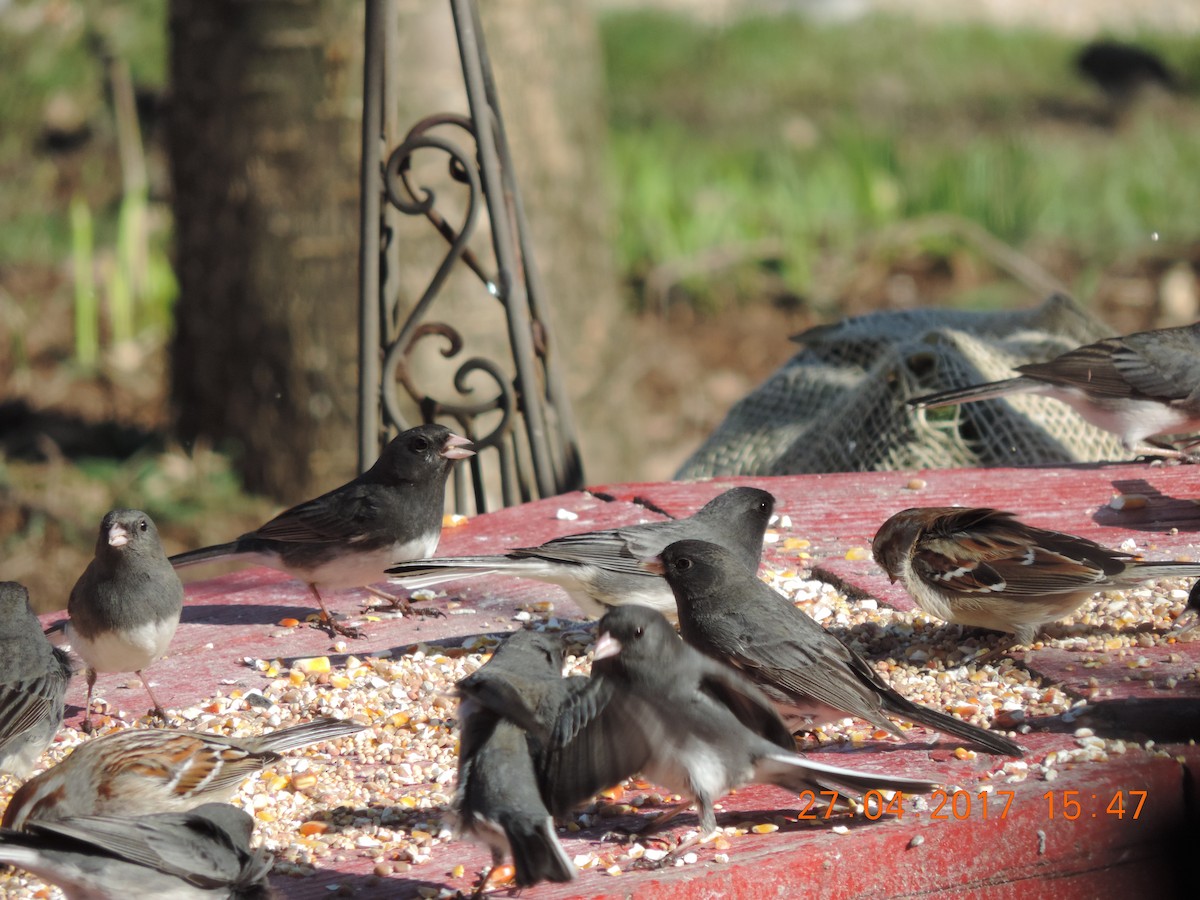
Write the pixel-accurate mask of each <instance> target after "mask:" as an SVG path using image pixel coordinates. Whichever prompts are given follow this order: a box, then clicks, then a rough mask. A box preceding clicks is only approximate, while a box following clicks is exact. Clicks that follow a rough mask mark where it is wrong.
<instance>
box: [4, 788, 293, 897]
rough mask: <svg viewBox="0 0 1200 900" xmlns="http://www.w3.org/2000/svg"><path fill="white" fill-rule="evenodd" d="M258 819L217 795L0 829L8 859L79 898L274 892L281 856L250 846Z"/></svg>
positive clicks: (227, 894) (223, 895)
mask: <svg viewBox="0 0 1200 900" xmlns="http://www.w3.org/2000/svg"><path fill="white" fill-rule="evenodd" d="M253 831H254V820H253V819H251V818H250V816H249V815H247V814H246V813H244V812H242V810H240V809H237V808H236V807H233V806H229V805H228V804H225V803H209V804H206V805H204V806H201V807H198V808H197V809H194V810H192V811H191V812H187V813H159V814H158V815H153V816H140V817H138V818H129V817H125V816H77V817H74V818H70V819H64V820H62V821H61V822H34V823H30V825H29V828H28V830H27V831H8V830H4V831H0V863H8V864H10V865H13V866H16V867H17V868H20V869H24V870H25V871H27V872H31V873H32V874H34V875H36V876H38V877H39V878H42V879H44V880H46V881H48V882H49V883H51V884H56V885H58V886H59V887H61V888H62V889H63V891H64V892H65V893H66V895H67V896H68V897H71V898H78V900H83V898H87V900H101V898H107V900H160V898H166V897H170V898H174V900H217V898H231V900H266V898H269V897H271V896H272V892H271V889H270V887H269V886H268V884H267V874H268V873H269V872H270V871H271V866H272V865H273V863H274V860H273V858H272V857H271V855H270V854H269V853H268V852H267V851H266V850H263V849H259V850H256V851H253V852H252V851H251V850H250V846H249V845H250V835H251V834H252V833H253Z"/></svg>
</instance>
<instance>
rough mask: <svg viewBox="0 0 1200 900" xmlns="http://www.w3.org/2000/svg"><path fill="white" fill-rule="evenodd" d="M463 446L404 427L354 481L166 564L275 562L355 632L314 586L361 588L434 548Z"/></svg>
mask: <svg viewBox="0 0 1200 900" xmlns="http://www.w3.org/2000/svg"><path fill="white" fill-rule="evenodd" d="M470 445H471V442H470V441H469V440H467V439H466V438H464V437H461V436H459V435H457V434H453V433H451V431H450V429H448V428H446V427H445V426H443V425H418V426H417V427H416V428H410V429H408V431H404V432H401V433H400V434H398V435H396V437H394V438H392V440H391V442H389V443H388V445H387V446H386V447H384V448H383V453H382V454H380V456H379V459H378V460H376V461H375V464H374V465H373V466H371V468H369V469H367V471H365V472H363V473H362V474H361V475H359V476H358V477H357V478H355V479H354V480H353V481H350V482H348V483H346V484H344V485H342V486H341V487H339V488H335V489H333V490H332V491H330V492H329V493H327V494H322V495H321V496H320V497H317V498H315V499H313V500H308V501H306V502H304V503H301V504H300V505H298V506H293V507H292V508H291V509H289V510H286V511H284V512H282V513H280V514H279V515H278V516H276V517H275V518H274V519H272V520H271V521H270V522H267V523H266V524H265V525H263V526H262V527H261V528H258V529H256V530H254V531H251V532H248V533H247V534H243V535H242V536H241V537H240V538H238V539H237V540H236V541H231V542H229V543H228V544H216V545H214V546H212V547H202V548H201V549H199V550H189V551H188V552H186V553H179V554H176V555H175V556H172V557H171V564H172V565H174V566H175V567H176V568H183V567H185V566H191V565H195V564H196V563H201V562H210V561H213V560H218V559H240V560H243V561H245V562H247V563H258V564H260V565H264V566H270V567H272V568H275V569H282V570H283V571H284V572H287V573H288V574H289V575H293V576H294V577H296V578H299V579H301V580H302V581H304V582H305V583H306V584H307V585H308V587H309V590H310V591H311V592H312V595H313V597H314V598H315V599H316V601H317V605H318V606H319V607H320V608H321V619H322V623H323V624H324V625H325V626H326V627H328V628H329V629H330V630H331V631H333V632H336V633H341V634H348V635H350V636H352V637H360V636H361V634H360V633H359V632H358V631H357V630H356V629H353V628H348V627H346V626H344V625H340V624H338V623H335V622H334V620H333V618H332V617H331V616H330V615H329V611H328V610H327V609H326V608H325V601H324V599H323V598H322V596H321V592H322V591H331V590H333V591H337V590H344V589H346V588H356V587H368V586H369V585H371V584H373V583H375V582H377V581H383V580H384V578H385V577H386V576H385V575H384V572H385V570H386V569H387V568H388V567H389V566H393V565H395V564H396V563H400V562H405V561H407V560H411V559H421V558H423V557H426V556H429V555H430V554H431V553H433V551H434V550H436V549H437V545H438V540H439V539H440V538H441V534H442V512H443V505H444V504H445V499H446V478H447V477H448V476H449V474H450V469H451V467H452V466H453V464H454V463H455V461H457V460H460V459H465V458H466V457H468V456H474V455H475V451H474V450H471V449H469V447H470ZM389 599H392V600H395V598H389ZM401 605H402V606H404V607H407V603H406V602H403V601H401Z"/></svg>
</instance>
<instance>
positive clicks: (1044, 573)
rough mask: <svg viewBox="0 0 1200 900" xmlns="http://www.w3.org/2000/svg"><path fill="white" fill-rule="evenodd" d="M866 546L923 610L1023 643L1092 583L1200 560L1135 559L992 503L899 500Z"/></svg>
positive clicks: (1158, 572) (1094, 587) (1172, 573)
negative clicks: (904, 504)
mask: <svg viewBox="0 0 1200 900" xmlns="http://www.w3.org/2000/svg"><path fill="white" fill-rule="evenodd" d="M871 552H872V554H873V555H874V557H875V561H876V562H877V563H878V564H879V565H880V566H881V567H882V568H883V570H884V571H885V572H886V573H887V575H888V578H890V579H891V580H892V581H893V582H896V581H901V582H903V583H904V587H905V588H906V589H907V590H908V593H909V594H910V595H911V596H912V598H913V600H914V601H915V602H916V604H917V606H919V607H920V608H921V609H923V610H924V611H925V612H927V613H929V614H930V615H933V616H937V617H938V618H939V619H943V620H945V621H947V622H953V623H956V624H958V625H975V626H978V627H981V628H990V629H992V630H993V631H1005V632H1008V633H1009V634H1011V635H1013V640H1012V642H1011V643H1010V644H1009V646H1012V645H1022V646H1027V645H1029V644H1030V643H1032V642H1033V640H1034V638H1035V637H1036V636H1037V633H1038V631H1039V630H1040V629H1041V628H1042V626H1043V625H1048V624H1049V623H1051V622H1055V621H1057V620H1059V619H1062V618H1065V617H1066V616H1069V615H1070V614H1071V613H1073V612H1074V611H1075V610H1076V609H1077V608H1078V607H1079V606H1080V604H1082V603H1083V601H1084V600H1086V599H1087V598H1088V597H1090V596H1092V594H1095V593H1096V592H1098V591H1103V590H1108V589H1111V588H1127V587H1132V586H1134V585H1136V584H1140V583H1142V582H1143V581H1149V580H1150V579H1152V578H1167V577H1182V578H1195V577H1200V563H1187V562H1150V561H1142V560H1138V559H1135V558H1134V556H1133V555H1132V554H1129V553H1123V552H1121V551H1119V550H1109V549H1108V548H1106V547H1102V546H1101V545H1100V544H1097V543H1095V542H1094V541H1089V540H1087V539H1086V538H1081V537H1076V536H1075V535H1071V534H1062V533H1061V532H1057V531H1047V530H1045V529H1042V528H1034V527H1033V526H1031V525H1025V524H1023V523H1021V522H1018V521H1017V520H1016V517H1015V515H1014V514H1013V513H1010V512H1001V511H999V510H995V509H964V508H960V507H954V506H945V507H943V506H935V507H921V508H914V509H906V510H904V511H903V512H899V513H896V514H895V515H894V516H892V517H891V518H890V519H888V520H887V521H886V522H884V523H883V527H881V528H880V529H879V531H878V533H876V535H875V539H874V541H873V542H872V544H871ZM999 649H1001V648H998V650H999ZM994 652H998V651H994Z"/></svg>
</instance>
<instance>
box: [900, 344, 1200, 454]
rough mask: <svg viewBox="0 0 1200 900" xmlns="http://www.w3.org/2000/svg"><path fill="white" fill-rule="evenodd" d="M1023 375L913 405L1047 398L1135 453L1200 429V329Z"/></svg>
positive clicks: (1080, 354)
mask: <svg viewBox="0 0 1200 900" xmlns="http://www.w3.org/2000/svg"><path fill="white" fill-rule="evenodd" d="M1016 371H1018V372H1020V373H1021V375H1020V376H1019V377H1017V378H1009V379H1007V380H1006V381H993V382H989V383H987V384H979V385H973V386H970V387H964V388H955V389H953V390H948V391H940V392H938V393H935V394H927V395H925V396H923V397H916V398H914V399H912V400H909V401H908V403H909V405H910V406H916V407H924V408H927V409H936V408H937V407H939V406H949V405H952V404H955V403H970V402H972V401H974V400H985V399H988V398H991V397H1001V396H1004V395H1005V394H1012V393H1017V392H1022V391H1023V392H1028V393H1037V394H1044V395H1046V396H1048V397H1053V398H1054V399H1055V400H1060V401H1062V402H1063V403H1066V404H1068V405H1069V406H1071V407H1072V408H1073V409H1074V410H1075V411H1076V412H1077V413H1079V415H1081V416H1082V417H1083V418H1084V419H1086V420H1087V421H1088V422H1090V423H1091V424H1093V425H1095V426H1096V427H1097V428H1103V429H1104V430H1105V431H1109V432H1112V433H1113V434H1115V435H1116V436H1117V437H1119V438H1120V439H1121V443H1122V444H1123V445H1124V447H1125V449H1126V450H1129V451H1134V450H1135V449H1142V448H1141V445H1142V444H1143V442H1144V441H1147V440H1148V439H1149V438H1153V437H1156V436H1159V435H1167V434H1190V433H1193V432H1195V431H1197V430H1198V429H1200V322H1197V323H1195V324H1194V325H1186V326H1183V327H1180V328H1162V329H1159V330H1157V331H1141V332H1138V333H1137V334H1131V335H1127V336H1126V337H1113V338H1106V339H1105V340H1102V341H1096V342H1095V343H1094V344H1087V345H1086V346H1083V347H1079V348H1078V349H1075V350H1069V351H1067V352H1066V353H1063V354H1062V355H1061V356H1056V357H1055V358H1054V359H1052V360H1050V361H1049V362H1044V363H1030V364H1028V365H1024V366H1017V367H1016ZM1156 446H1157V445H1156ZM1164 446H1165V445H1164ZM1159 449H1163V448H1162V447H1159ZM1166 449H1168V450H1171V449H1172V448H1170V447H1166ZM1174 452H1176V453H1178V451H1174ZM1179 455H1183V454H1179Z"/></svg>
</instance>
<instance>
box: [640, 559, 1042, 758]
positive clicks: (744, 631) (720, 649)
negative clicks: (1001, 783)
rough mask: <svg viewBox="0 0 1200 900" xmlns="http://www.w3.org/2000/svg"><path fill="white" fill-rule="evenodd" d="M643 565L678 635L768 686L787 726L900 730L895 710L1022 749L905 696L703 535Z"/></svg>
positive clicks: (1010, 750) (985, 743)
mask: <svg viewBox="0 0 1200 900" xmlns="http://www.w3.org/2000/svg"><path fill="white" fill-rule="evenodd" d="M647 565H648V566H651V567H653V568H655V569H656V570H660V571H661V572H662V574H663V577H665V578H666V579H667V582H668V583H669V584H670V585H671V589H672V590H673V591H674V592H675V600H676V602H677V603H678V604H679V633H680V634H681V635H682V636H683V639H684V640H685V641H687V642H688V643H689V644H691V645H692V646H693V647H695V648H696V649H697V650H699V651H701V652H702V653H705V654H707V655H708V656H711V657H712V658H713V659H715V660H717V661H719V662H723V663H727V664H729V665H732V666H733V667H734V668H736V669H737V670H738V671H739V672H741V673H742V674H743V675H745V676H746V677H747V678H749V679H750V680H751V681H753V682H754V683H755V684H756V685H757V686H758V687H759V689H761V690H762V692H763V693H764V694H766V695H767V696H768V697H769V698H770V699H771V702H773V703H774V704H775V708H776V709H777V710H778V711H779V714H780V715H781V716H782V717H783V719H784V721H785V722H787V725H788V728H790V729H791V730H793V731H811V730H813V728H814V727H815V726H817V725H819V724H822V723H824V722H829V721H832V720H835V719H840V718H843V717H845V716H848V715H849V716H854V717H855V718H858V719H865V720H867V721H868V722H870V723H871V724H872V725H875V726H876V727H877V728H882V729H884V730H885V731H890V732H891V733H892V734H894V735H896V736H898V737H900V736H903V732H902V731H900V729H899V728H897V727H896V725H895V724H894V723H893V722H892V721H891V720H890V719H889V718H888V716H897V717H899V718H901V719H906V720H908V721H910V722H916V723H918V724H920V725H924V726H926V727H927V728H932V729H936V730H937V731H943V732H945V733H947V734H952V735H954V736H955V737H958V738H962V739H963V740H968V741H971V742H973V743H976V744H979V745H980V746H981V747H984V748H986V749H987V750H988V751H989V752H991V753H1004V754H1008V755H1010V756H1020V755H1021V748H1020V747H1018V746H1017V745H1016V744H1015V743H1013V742H1012V741H1011V740H1009V739H1008V738H1006V737H1004V736H1003V735H1000V734H994V733H993V732H990V731H985V730H984V729H982V728H977V727H975V726H974V725H971V724H970V723H968V722H964V721H962V720H961V719H956V718H955V717H953V716H950V715H947V714H946V713H943V712H939V711H938V710H935V709H929V708H928V707H925V706H920V705H919V704H916V703H913V702H912V701H911V700H908V699H907V698H905V697H904V696H902V695H901V694H899V693H898V692H897V691H896V690H895V689H894V688H892V687H891V685H889V684H888V683H887V682H886V681H884V680H883V678H881V677H880V676H879V674H878V673H877V672H876V671H875V669H874V668H873V667H872V666H871V665H870V664H869V663H868V662H867V661H866V660H865V659H863V658H862V657H861V656H859V655H858V654H857V653H855V652H854V651H853V650H851V649H850V648H849V647H847V646H846V645H845V644H843V643H842V642H841V641H840V640H838V639H837V638H836V637H834V636H833V635H832V634H830V633H829V632H828V631H826V630H825V629H824V628H822V627H821V626H820V625H819V624H817V622H815V621H814V620H813V619H812V618H811V617H810V616H809V615H808V614H807V613H805V612H804V611H803V610H801V609H797V608H796V607H795V606H794V605H793V604H792V603H791V602H790V601H788V599H787V598H786V597H784V596H782V595H781V594H779V593H778V592H776V591H775V590H773V589H772V588H771V587H770V586H769V585H767V584H764V583H763V582H762V581H760V580H759V579H758V576H757V575H756V574H755V573H753V572H751V571H750V570H749V569H747V568H746V567H745V566H743V565H742V564H741V563H740V562H739V561H738V560H737V559H736V558H735V557H733V556H732V555H731V554H730V553H728V552H727V551H726V550H725V549H724V548H722V547H718V546H716V545H714V544H708V543H705V542H703V541H679V542H678V543H674V544H671V545H670V546H669V547H667V548H666V549H665V550H663V552H662V555H661V556H660V557H659V558H658V559H657V560H651V561H649V562H648V563H647Z"/></svg>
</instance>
